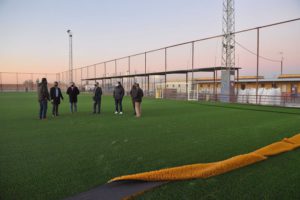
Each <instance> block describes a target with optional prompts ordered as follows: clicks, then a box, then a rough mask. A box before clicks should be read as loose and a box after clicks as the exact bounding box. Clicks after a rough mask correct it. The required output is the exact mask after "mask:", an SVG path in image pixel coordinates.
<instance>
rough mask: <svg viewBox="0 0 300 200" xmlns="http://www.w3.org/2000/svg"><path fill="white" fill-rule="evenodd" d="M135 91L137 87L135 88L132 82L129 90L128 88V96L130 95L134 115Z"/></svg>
mask: <svg viewBox="0 0 300 200" xmlns="http://www.w3.org/2000/svg"><path fill="white" fill-rule="evenodd" d="M136 93H137V88H136V83H134V84H133V85H132V87H131V90H130V96H131V102H132V106H133V110H134V113H133V114H134V115H136V112H135V102H134V96H135V95H136Z"/></svg>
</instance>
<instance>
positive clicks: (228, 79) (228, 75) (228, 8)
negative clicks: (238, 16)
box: [221, 0, 235, 102]
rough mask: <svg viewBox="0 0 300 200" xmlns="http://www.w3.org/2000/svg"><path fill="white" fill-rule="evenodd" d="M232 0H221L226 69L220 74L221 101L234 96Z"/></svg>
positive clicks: (223, 53) (223, 49)
mask: <svg viewBox="0 0 300 200" xmlns="http://www.w3.org/2000/svg"><path fill="white" fill-rule="evenodd" d="M234 18H235V17H234V0H223V27H222V29H223V35H224V36H223V40H222V63H221V64H222V67H225V68H226V70H223V71H222V75H221V101H222V102H230V101H231V100H232V98H231V97H233V96H234V81H233V80H232V79H233V78H234V77H233V76H234V70H232V69H233V68H234V67H235V39H234V38H235V36H234V32H235V19H234Z"/></svg>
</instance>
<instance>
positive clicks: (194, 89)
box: [188, 83, 199, 101]
mask: <svg viewBox="0 0 300 200" xmlns="http://www.w3.org/2000/svg"><path fill="white" fill-rule="evenodd" d="M188 100H189V101H198V100H199V87H198V84H193V83H189V84H188Z"/></svg>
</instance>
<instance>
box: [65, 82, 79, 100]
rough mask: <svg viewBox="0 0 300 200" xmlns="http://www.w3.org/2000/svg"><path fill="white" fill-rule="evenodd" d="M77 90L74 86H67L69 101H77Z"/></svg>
mask: <svg viewBox="0 0 300 200" xmlns="http://www.w3.org/2000/svg"><path fill="white" fill-rule="evenodd" d="M79 93H80V92H79V90H78V88H77V87H76V86H74V87H73V89H72V87H69V88H68V90H67V94H68V95H69V100H70V102H71V103H77V95H79Z"/></svg>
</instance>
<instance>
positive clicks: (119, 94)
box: [113, 82, 125, 115]
mask: <svg viewBox="0 0 300 200" xmlns="http://www.w3.org/2000/svg"><path fill="white" fill-rule="evenodd" d="M124 93H125V92H124V88H123V86H122V85H121V83H120V82H118V83H117V85H116V87H115V89H114V94H113V96H114V99H115V106H116V109H115V114H118V113H119V114H120V115H122V114H123V108H122V100H123V97H124Z"/></svg>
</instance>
